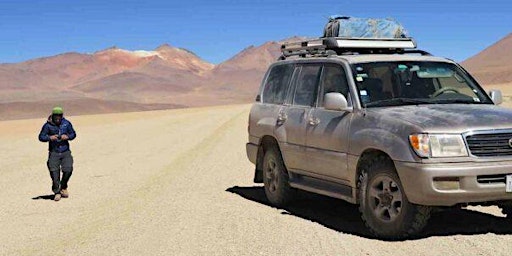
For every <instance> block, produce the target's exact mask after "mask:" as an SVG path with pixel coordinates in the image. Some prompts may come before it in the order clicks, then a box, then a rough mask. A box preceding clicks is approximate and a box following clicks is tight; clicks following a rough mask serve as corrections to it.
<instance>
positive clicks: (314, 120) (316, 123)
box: [308, 118, 320, 126]
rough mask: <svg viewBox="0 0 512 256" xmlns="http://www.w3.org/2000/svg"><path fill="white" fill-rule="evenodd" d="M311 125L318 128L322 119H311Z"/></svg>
mask: <svg viewBox="0 0 512 256" xmlns="http://www.w3.org/2000/svg"><path fill="white" fill-rule="evenodd" d="M308 122H309V125H311V126H316V125H318V124H319V123H320V119H318V118H309V121H308Z"/></svg>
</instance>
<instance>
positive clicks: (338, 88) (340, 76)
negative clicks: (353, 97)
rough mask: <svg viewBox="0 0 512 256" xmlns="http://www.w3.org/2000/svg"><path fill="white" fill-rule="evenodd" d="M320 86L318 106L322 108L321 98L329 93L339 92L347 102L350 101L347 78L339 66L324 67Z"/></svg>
mask: <svg viewBox="0 0 512 256" xmlns="http://www.w3.org/2000/svg"><path fill="white" fill-rule="evenodd" d="M321 84H322V95H321V97H320V98H321V104H320V106H323V98H324V97H323V96H324V95H325V94H326V93H330V92H339V93H341V94H343V95H344V96H345V98H347V100H350V97H349V91H348V82H347V76H346V74H345V70H344V69H343V68H342V67H341V66H338V65H326V66H325V67H324V71H323V72H322V79H321Z"/></svg>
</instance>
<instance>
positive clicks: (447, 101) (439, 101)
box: [431, 99, 484, 104]
mask: <svg viewBox="0 0 512 256" xmlns="http://www.w3.org/2000/svg"><path fill="white" fill-rule="evenodd" d="M431 102H432V103H434V104H457V103H462V104H484V102H480V101H474V100H472V99H471V100H469V99H437V100H433V101H431Z"/></svg>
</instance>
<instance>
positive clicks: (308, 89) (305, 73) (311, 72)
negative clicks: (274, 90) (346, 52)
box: [293, 65, 322, 106]
mask: <svg viewBox="0 0 512 256" xmlns="http://www.w3.org/2000/svg"><path fill="white" fill-rule="evenodd" d="M321 67H322V66H320V65H304V66H303V67H302V71H301V72H300V75H299V77H298V79H297V82H296V88H295V96H294V98H293V104H295V105H300V106H313V105H314V104H315V101H316V97H317V91H318V80H319V76H320V70H321Z"/></svg>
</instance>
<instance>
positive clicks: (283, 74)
mask: <svg viewBox="0 0 512 256" xmlns="http://www.w3.org/2000/svg"><path fill="white" fill-rule="evenodd" d="M292 74H293V65H278V66H274V67H273V68H272V70H270V74H269V75H268V78H267V81H266V83H265V86H264V88H263V102H264V103H273V104H283V103H284V100H285V99H286V92H287V91H288V84H289V83H290V78H291V76H292Z"/></svg>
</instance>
